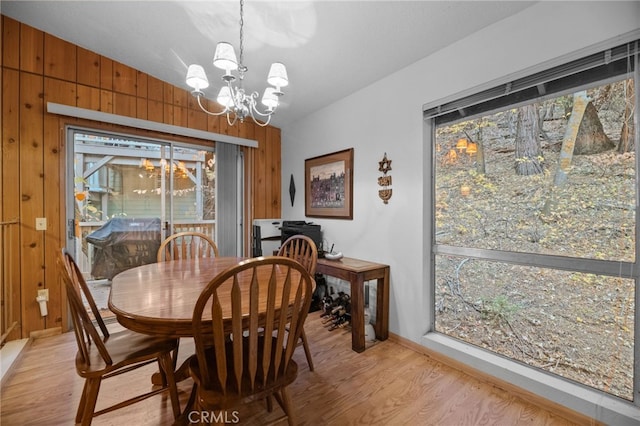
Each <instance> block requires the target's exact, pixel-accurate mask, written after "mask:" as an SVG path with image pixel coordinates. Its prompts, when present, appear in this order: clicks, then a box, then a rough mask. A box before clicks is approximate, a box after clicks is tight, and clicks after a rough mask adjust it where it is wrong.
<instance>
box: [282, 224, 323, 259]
mask: <svg viewBox="0 0 640 426" xmlns="http://www.w3.org/2000/svg"><path fill="white" fill-rule="evenodd" d="M280 231H281V234H280V243H284V242H285V241H286V240H287V239H288V238H290V237H292V236H294V235H305V236H307V237H309V238H311V239H312V240H313V242H314V243H316V248H317V249H318V256H319V257H322V255H323V253H324V251H323V250H322V228H321V227H320V225H315V224H313V223H308V222H305V221H304V220H284V221H282V227H281V228H280Z"/></svg>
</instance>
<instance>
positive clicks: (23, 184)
mask: <svg viewBox="0 0 640 426" xmlns="http://www.w3.org/2000/svg"><path fill="white" fill-rule="evenodd" d="M1 18H2V21H1V25H2V28H1V31H0V33H1V34H2V55H0V60H1V64H0V65H1V69H2V73H1V79H2V80H1V85H2V122H1V123H0V127H1V128H2V156H1V157H0V197H1V201H0V204H1V209H0V213H1V215H0V220H11V219H18V220H19V221H20V229H19V232H17V233H15V234H16V238H15V239H14V241H11V242H10V246H11V250H12V253H13V256H12V259H13V265H11V266H10V267H11V268H12V270H13V277H15V278H16V282H15V284H14V286H13V306H14V317H15V318H14V320H17V321H19V323H20V327H19V328H18V329H17V330H16V331H14V332H13V333H12V335H11V336H10V337H9V340H13V339H16V338H23V337H28V336H29V335H30V333H32V332H34V331H41V330H45V329H50V328H58V327H63V329H66V301H65V294H64V293H63V289H62V286H61V285H60V280H59V279H58V277H57V266H56V259H57V255H58V253H59V252H60V249H61V247H62V245H63V244H64V233H65V232H66V230H65V224H64V222H65V211H64V205H65V204H64V196H65V188H66V187H67V186H69V185H67V183H66V182H65V180H64V179H65V170H64V169H65V164H66V159H65V153H66V150H65V135H64V127H65V125H67V124H76V125H82V126H85V127H90V128H95V129H101V130H111V131H117V132H120V133H129V134H134V135H139V136H146V137H157V138H160V139H164V140H174V141H185V142H189V143H196V144H197V143H200V144H211V142H207V141H199V140H194V139H188V138H184V137H178V136H174V135H168V134H158V133H156V132H149V131H142V130H139V129H131V128H124V127H121V126H113V125H107V124H105V123H98V122H91V121H86V120H79V119H73V118H69V117H61V116H57V115H53V114H48V113H47V112H46V103H47V102H54V103H59V104H65V105H71V106H76V107H80V108H86V109H91V110H96V111H102V112H107V113H112V114H117V115H122V116H128V117H135V118H140V119H145V120H150V121H156V122H160V123H165V124H172V125H176V126H182V127H189V128H193V129H199V130H205V131H209V132H214V133H222V134H228V135H233V136H238V137H244V138H248V139H255V140H257V141H258V144H259V147H258V148H257V149H253V148H244V150H245V164H246V165H247V166H248V167H246V184H247V191H246V193H247V199H246V202H247V205H248V206H249V208H248V209H247V211H246V212H245V223H248V224H250V223H251V221H252V219H254V218H270V217H280V214H281V200H280V198H281V196H280V185H281V177H280V175H281V170H280V168H281V167H280V166H281V163H280V146H281V145H280V129H278V128H275V127H272V126H267V127H260V126H257V125H255V124H254V123H253V122H245V123H243V124H241V125H236V126H233V127H231V126H228V124H227V122H226V119H224V118H220V117H213V116H209V115H207V114H205V113H203V112H202V111H201V110H200V109H199V108H198V106H197V102H195V99H194V98H193V97H192V96H191V95H190V94H189V92H187V91H186V90H184V89H181V88H179V87H175V86H172V85H170V84H168V83H165V82H163V81H160V80H158V79H157V78H154V77H153V76H151V75H147V74H145V73H142V72H140V71H137V70H135V69H133V68H131V67H128V66H127V65H125V64H121V63H118V62H116V61H113V60H111V59H109V58H106V57H103V56H100V55H98V54H96V53H94V52H91V51H88V50H86V49H83V48H81V47H79V46H76V45H73V44H71V43H68V42H66V41H64V40H61V39H59V38H56V37H54V36H52V35H50V34H47V33H44V32H42V31H40V30H37V29H35V28H33V27H30V26H28V25H24V24H21V23H20V22H17V21H15V20H13V19H11V18H8V17H6V16H1ZM209 107H210V108H213V105H209ZM71 185H72V183H71ZM69 187H70V186H69ZM38 217H45V218H46V219H47V224H48V228H47V230H46V231H36V230H35V220H36V218H38ZM250 229H251V226H245V230H246V231H247V232H249V231H250ZM245 242H246V243H249V242H250V237H249V235H246V236H245ZM245 246H246V247H247V249H246V250H247V253H249V251H248V250H249V249H248V247H249V246H248V245H246V244H245ZM43 288H48V289H49V306H48V308H49V315H48V316H46V317H44V318H43V317H41V316H40V311H39V307H38V303H37V302H36V301H35V298H36V295H37V290H38V289H43ZM1 308H2V309H4V308H6V307H4V306H3V307H1Z"/></svg>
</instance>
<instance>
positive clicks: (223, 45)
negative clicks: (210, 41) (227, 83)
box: [213, 41, 238, 74]
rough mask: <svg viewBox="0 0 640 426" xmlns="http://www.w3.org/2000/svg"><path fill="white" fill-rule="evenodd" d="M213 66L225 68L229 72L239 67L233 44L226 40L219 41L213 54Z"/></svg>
mask: <svg viewBox="0 0 640 426" xmlns="http://www.w3.org/2000/svg"><path fill="white" fill-rule="evenodd" d="M213 66H214V67H216V68H220V69H221V70H225V72H226V73H227V74H231V71H233V70H237V69H238V59H237V58H236V52H235V50H233V46H232V45H231V44H229V43H227V42H224V41H221V42H220V43H218V45H217V46H216V53H215V54H214V56H213Z"/></svg>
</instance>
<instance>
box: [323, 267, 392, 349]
mask: <svg viewBox="0 0 640 426" xmlns="http://www.w3.org/2000/svg"><path fill="white" fill-rule="evenodd" d="M316 272H317V273H320V274H325V275H330V276H332V277H335V278H340V279H342V280H345V281H349V284H350V285H351V348H352V349H353V350H354V351H356V352H363V351H364V349H365V339H364V325H365V324H364V283H365V281H370V280H377V283H378V287H377V292H376V294H377V297H376V323H375V325H374V329H375V331H376V339H378V340H387V338H388V337H389V265H382V264H380V263H373V262H367V261H366V260H360V259H353V258H350V257H343V258H342V259H340V260H328V259H322V258H321V259H318V265H317V267H316Z"/></svg>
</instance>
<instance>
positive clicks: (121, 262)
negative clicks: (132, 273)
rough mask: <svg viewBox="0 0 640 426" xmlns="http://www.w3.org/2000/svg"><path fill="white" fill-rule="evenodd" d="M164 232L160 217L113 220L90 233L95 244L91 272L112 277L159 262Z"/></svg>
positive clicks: (118, 218) (101, 276)
mask: <svg viewBox="0 0 640 426" xmlns="http://www.w3.org/2000/svg"><path fill="white" fill-rule="evenodd" d="M160 235H161V234H160V218H143V219H135V218H126V217H117V218H113V219H110V220H109V221H107V223H105V224H104V225H103V226H102V227H101V228H99V229H96V230H95V231H93V232H92V233H91V234H89V235H87V242H89V243H91V244H93V245H94V247H95V251H94V256H93V264H92V265H91V275H92V276H93V277H94V278H107V279H112V278H113V277H114V276H116V275H117V274H118V273H120V272H122V271H125V270H127V269H130V268H133V267H135V266H140V265H146V264H148V263H153V262H155V261H156V256H157V253H158V248H160Z"/></svg>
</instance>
